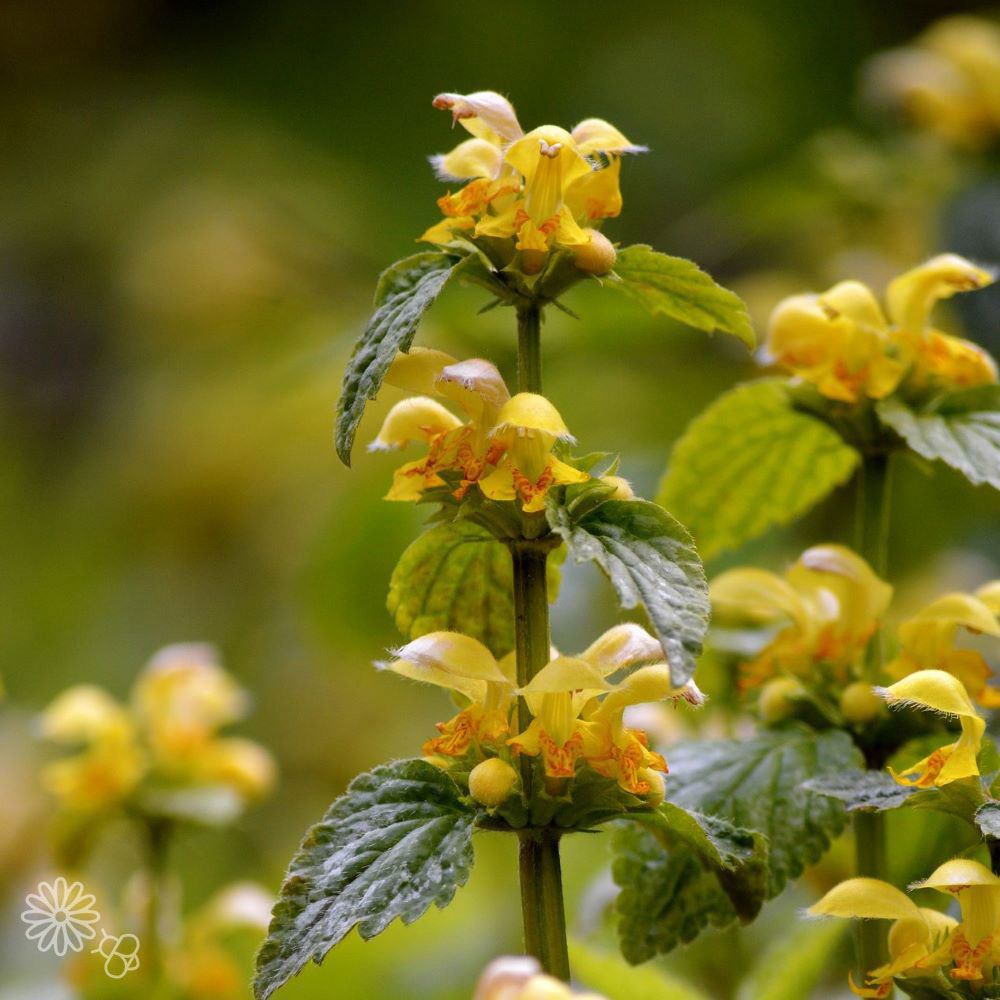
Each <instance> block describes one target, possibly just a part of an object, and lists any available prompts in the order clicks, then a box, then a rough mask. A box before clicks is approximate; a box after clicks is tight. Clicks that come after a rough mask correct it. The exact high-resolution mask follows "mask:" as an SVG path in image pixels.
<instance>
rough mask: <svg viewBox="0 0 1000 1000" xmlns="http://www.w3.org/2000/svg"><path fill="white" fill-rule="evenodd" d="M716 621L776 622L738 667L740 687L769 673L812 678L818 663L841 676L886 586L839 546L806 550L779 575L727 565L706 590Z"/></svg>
mask: <svg viewBox="0 0 1000 1000" xmlns="http://www.w3.org/2000/svg"><path fill="white" fill-rule="evenodd" d="M709 597H710V598H711V601H712V606H713V608H714V610H715V614H716V615H717V617H718V618H719V619H720V620H722V621H741V622H748V623H750V624H752V625H756V626H769V627H772V628H777V629H778V631H777V633H776V635H775V636H774V638H773V639H772V640H771V641H770V642H769V643H768V644H767V645H766V646H765V647H764V648H763V649H762V650H761V651H760V652H759V653H758V654H757V656H756V657H754V658H753V660H751V661H749V662H747V663H745V664H743V665H742V667H741V685H742V686H743V687H744V688H755V687H758V686H760V685H761V684H763V683H764V682H765V681H766V680H768V679H769V678H771V677H773V676H774V675H776V674H791V675H794V676H797V677H801V678H809V677H812V676H813V675H814V674H815V673H816V672H817V671H818V670H819V669H820V668H822V667H825V668H826V669H829V670H830V671H831V672H832V676H833V679H834V680H837V681H841V682H842V681H846V680H847V679H848V677H849V675H850V668H851V667H852V666H854V665H855V664H856V663H857V661H858V659H859V657H860V655H861V653H862V652H863V651H864V649H865V647H866V646H867V644H868V641H869V640H870V639H871V637H872V635H873V634H874V632H875V630H876V629H877V628H878V624H879V621H880V619H881V617H882V615H883V614H884V613H885V610H886V608H887V607H888V606H889V601H890V600H891V598H892V587H890V586H889V584H887V583H885V582H884V581H883V580H881V579H879V577H878V576H876V574H875V573H874V572H872V569H871V567H870V566H869V565H868V563H866V562H865V560H864V559H862V558H861V557H860V556H859V555H857V554H856V553H854V552H852V551H851V550H850V549H848V548H845V547H844V546H842V545H817V546H814V547H813V548H810V549H807V550H806V551H805V552H803V553H802V555H801V556H800V557H799V559H798V561H797V562H795V563H794V564H793V565H792V566H791V567H790V568H789V569H788V570H787V571H786V573H785V575H784V576H778V575H777V574H775V573H770V572H767V571H766V570H759V569H743V568H739V569H732V570H728V571H726V572H724V573H722V574H720V575H719V576H717V577H716V578H715V579H714V580H713V581H712V584H711V586H710V588H709Z"/></svg>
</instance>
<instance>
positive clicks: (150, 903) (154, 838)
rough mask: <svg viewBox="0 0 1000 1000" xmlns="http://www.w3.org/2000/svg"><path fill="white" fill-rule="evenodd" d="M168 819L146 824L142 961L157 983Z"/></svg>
mask: <svg viewBox="0 0 1000 1000" xmlns="http://www.w3.org/2000/svg"><path fill="white" fill-rule="evenodd" d="M170 832H171V827H170V823H169V822H167V821H166V820H159V819H150V820H148V824H147V827H146V919H145V930H144V934H143V940H142V946H141V947H142V951H143V957H142V964H143V965H144V966H145V969H146V975H147V976H148V977H149V979H150V980H151V981H152V982H153V983H158V982H159V980H160V973H161V969H162V964H163V958H162V949H161V942H160V925H161V920H162V913H163V882H164V877H165V876H166V872H167V853H168V850H169V846H170Z"/></svg>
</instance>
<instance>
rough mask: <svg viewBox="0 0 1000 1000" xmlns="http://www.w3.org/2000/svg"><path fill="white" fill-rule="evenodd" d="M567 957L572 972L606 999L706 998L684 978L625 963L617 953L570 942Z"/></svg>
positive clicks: (680, 999) (670, 999) (687, 999)
mask: <svg viewBox="0 0 1000 1000" xmlns="http://www.w3.org/2000/svg"><path fill="white" fill-rule="evenodd" d="M569 960H570V964H571V965H572V966H573V972H574V974H575V975H576V976H578V977H579V979H580V981H581V982H582V983H583V984H584V985H585V986H586V987H587V988H588V989H591V990H595V991H598V992H600V994H601V996H604V997H607V1000H709V998H708V996H707V995H706V994H704V993H702V992H701V991H700V990H696V989H695V988H694V987H693V986H689V985H688V984H687V983H685V982H684V980H683V979H678V978H676V977H675V976H672V975H670V973H668V972H666V971H664V970H663V969H656V968H652V967H651V966H646V967H645V968H642V969H637V968H633V967H632V966H630V965H626V964H625V963H624V962H623V961H622V960H621V959H620V958H619V957H618V956H617V955H611V954H607V953H605V952H601V951H597V950H596V949H594V948H590V947H588V946H587V945H585V944H583V943H582V942H580V941H572V940H571V941H570V943H569Z"/></svg>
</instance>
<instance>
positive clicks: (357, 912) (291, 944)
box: [254, 760, 475, 1000]
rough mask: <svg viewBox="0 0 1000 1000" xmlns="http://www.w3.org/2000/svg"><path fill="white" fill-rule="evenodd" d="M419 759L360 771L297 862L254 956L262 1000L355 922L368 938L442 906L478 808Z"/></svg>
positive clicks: (464, 870)
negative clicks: (400, 922) (397, 922)
mask: <svg viewBox="0 0 1000 1000" xmlns="http://www.w3.org/2000/svg"><path fill="white" fill-rule="evenodd" d="M459 795H460V793H459V790H458V786H457V785H455V783H454V782H453V781H452V780H451V778H449V777H448V775H447V774H445V773H444V772H443V771H440V770H438V769H437V768H436V767H433V766H432V765H430V764H428V763H426V762H425V761H422V760H401V761H395V762H393V763H390V764H384V765H382V766H381V767H377V768H375V770H374V771H371V772H370V773H368V774H362V775H359V776H358V777H357V778H355V779H354V781H352V782H351V784H350V787H349V788H348V789H347V791H346V792H345V793H344V794H343V795H342V796H341V797H340V798H339V799H337V800H336V801H335V802H334V803H333V805H332V806H330V809H329V811H328V812H327V814H326V816H324V817H323V819H322V820H321V821H320V822H319V823H317V824H316V826H314V827H313V828H312V829H311V830H310V831H309V832H308V833H307V834H306V837H305V839H304V840H303V841H302V844H301V846H300V847H299V850H298V853H297V854H296V855H295V857H294V858H292V862H291V864H290V865H289V868H288V873H287V874H286V876H285V881H284V884H283V885H282V887H281V892H280V894H279V897H278V901H277V903H276V904H275V906H274V910H273V911H272V914H271V926H270V927H269V928H268V936H267V940H266V941H265V942H264V944H263V945H262V946H261V949H260V951H259V952H258V954H257V978H256V980H255V982H254V995H255V996H256V997H257V1000H266V998H267V997H269V996H270V995H271V994H272V993H273V992H274V991H275V990H276V989H278V987H279V986H281V985H283V984H284V983H286V982H287V981H288V980H289V979H291V978H292V976H294V975H296V974H297V973H299V972H300V971H301V970H302V968H303V966H304V965H305V964H306V963H307V962H308V961H309V960H310V959H312V960H313V961H314V962H316V963H317V964H319V963H321V962H322V961H323V958H324V957H325V956H326V954H327V952H329V950H330V949H331V948H332V947H333V946H334V945H335V944H337V942H338V941H340V940H341V939H342V938H343V937H344V936H345V935H346V934H347V933H348V932H349V931H350V930H351V929H352V928H353V927H355V926H356V927H357V928H358V932H359V933H360V934H361V936H362V937H363V938H365V939H368V938H371V937H374V936H375V935H376V934H380V933H381V932H382V931H384V930H385V928H386V927H387V926H388V925H389V924H390V923H391V922H392V921H393V920H394V919H395V918H396V917H399V918H400V919H402V921H403V923H404V924H410V923H413V921H414V920H416V919H417V918H418V917H419V916H421V915H422V914H423V913H424V911H425V910H426V909H427V908H428V907H429V906H430V905H431V903H435V904H437V905H438V906H439V907H443V906H446V905H447V904H448V903H450V902H451V899H452V897H453V896H454V895H455V890H456V889H457V888H458V887H459V886H461V885H464V884H465V882H466V881H467V879H468V877H469V871H470V869H471V868H472V826H473V820H474V818H475V812H474V811H473V810H472V809H471V808H470V807H469V806H467V805H465V804H464V803H463V802H462V801H461V799H460V797H459Z"/></svg>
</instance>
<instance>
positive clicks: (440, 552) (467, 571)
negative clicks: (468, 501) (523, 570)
mask: <svg viewBox="0 0 1000 1000" xmlns="http://www.w3.org/2000/svg"><path fill="white" fill-rule="evenodd" d="M513 587H514V581H513V570H512V565H511V558H510V551H509V550H508V549H507V547H506V546H505V545H504V544H503V543H502V542H499V541H497V540H496V539H495V538H494V537H493V536H492V535H491V534H489V533H488V532H487V531H486V530H485V529H484V528H481V527H479V526H478V525H475V524H471V523H470V522H468V521H453V522H451V523H449V524H441V525H438V526H437V527H436V528H431V530H430V531H426V532H424V534H422V535H421V536H420V537H419V538H417V539H416V540H415V541H414V542H412V543H411V544H410V546H409V548H407V549H406V551H405V552H404V553H403V554H402V556H400V559H399V562H398V563H397V564H396V568H395V569H394V570H393V572H392V579H391V580H390V581H389V597H388V600H387V601H386V604H387V606H388V608H389V613H390V614H391V615H392V616H393V618H394V620H395V622H396V627H397V628H398V629H399V631H400V632H402V633H403V635H404V636H405V637H406V638H407V639H418V638H420V636H422V635H426V634H427V633H428V632H435V631H438V630H444V631H450V632H462V633H464V634H465V635H469V636H472V637H473V638H474V639H479V641H480V642H482V643H484V644H485V645H486V646H487V647H488V648H489V650H490V652H492V653H493V655H494V656H496V657H498V658H499V657H501V656H506V654H507V653H509V652H510V651H511V650H512V649H513V648H514V594H513Z"/></svg>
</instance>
